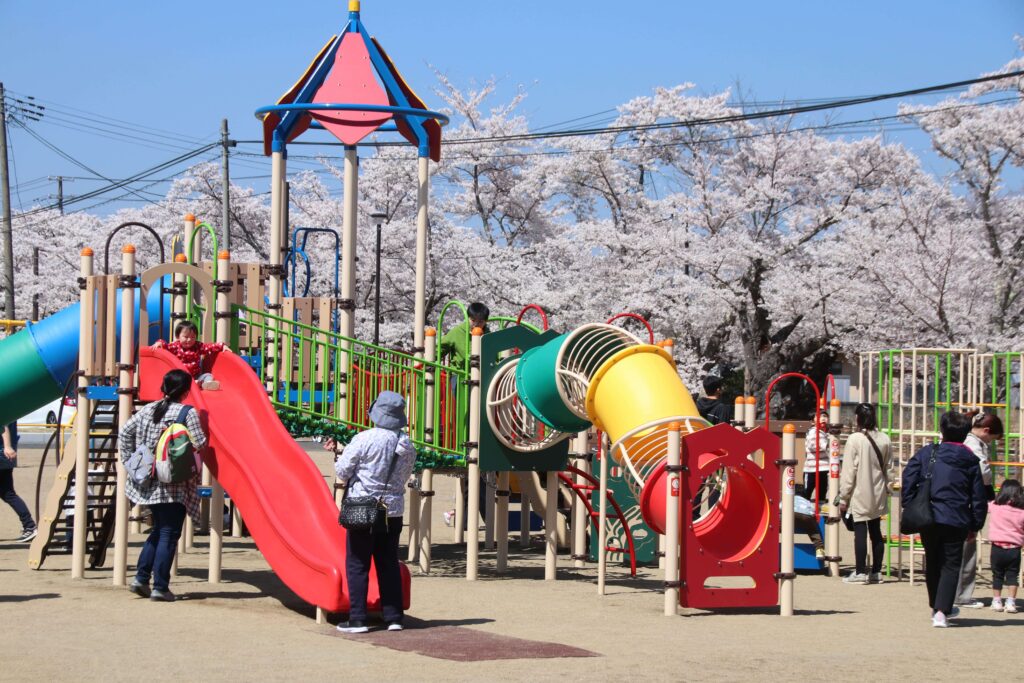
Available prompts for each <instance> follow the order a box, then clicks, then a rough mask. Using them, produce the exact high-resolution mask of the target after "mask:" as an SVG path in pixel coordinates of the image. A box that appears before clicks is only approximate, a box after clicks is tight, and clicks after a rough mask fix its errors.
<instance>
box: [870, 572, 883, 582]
mask: <svg viewBox="0 0 1024 683" xmlns="http://www.w3.org/2000/svg"><path fill="white" fill-rule="evenodd" d="M868 583H882V572H871V573H870V574H868Z"/></svg>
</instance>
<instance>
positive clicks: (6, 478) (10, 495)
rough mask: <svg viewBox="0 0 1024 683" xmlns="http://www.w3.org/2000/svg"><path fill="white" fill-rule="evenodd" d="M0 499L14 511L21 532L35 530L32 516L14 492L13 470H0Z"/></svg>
mask: <svg viewBox="0 0 1024 683" xmlns="http://www.w3.org/2000/svg"><path fill="white" fill-rule="evenodd" d="M0 498H3V500H4V502H5V503H7V504H8V505H10V506H11V507H12V508H13V509H14V512H15V514H17V515H18V519H20V520H21V530H22V531H31V530H32V529H35V528H36V523H35V522H33V521H32V515H31V514H30V513H29V511H28V506H27V505H25V501H23V500H22V499H21V497H20V496H19V495H18V494H17V493H15V492H14V470H0Z"/></svg>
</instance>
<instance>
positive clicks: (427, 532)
mask: <svg viewBox="0 0 1024 683" xmlns="http://www.w3.org/2000/svg"><path fill="white" fill-rule="evenodd" d="M424 333H425V334H424V340H423V341H424V354H425V360H426V361H427V363H426V364H425V365H424V366H423V368H424V381H423V383H424V385H425V387H426V400H425V404H424V406H423V407H424V416H425V418H426V425H425V429H424V435H425V437H426V441H427V442H428V443H433V442H434V428H435V426H434V371H433V368H434V366H433V365H432V364H433V363H434V362H435V360H436V359H437V332H436V331H435V330H434V329H433V328H431V327H428V328H427V329H426V330H424ZM420 489H421V490H420V495H421V496H422V498H423V502H422V503H421V504H420V523H419V536H420V571H422V572H423V573H424V574H429V573H430V554H431V553H430V544H431V537H432V536H433V533H432V532H433V513H434V509H433V501H434V470H433V469H430V468H427V469H425V470H423V476H422V478H421V484H420Z"/></svg>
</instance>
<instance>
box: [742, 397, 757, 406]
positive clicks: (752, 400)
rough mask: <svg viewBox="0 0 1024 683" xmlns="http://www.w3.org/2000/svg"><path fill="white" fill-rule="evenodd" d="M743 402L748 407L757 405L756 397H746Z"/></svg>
mask: <svg viewBox="0 0 1024 683" xmlns="http://www.w3.org/2000/svg"><path fill="white" fill-rule="evenodd" d="M744 402H745V403H746V404H747V405H748V406H756V405H757V397H756V396H747V398H746V399H744Z"/></svg>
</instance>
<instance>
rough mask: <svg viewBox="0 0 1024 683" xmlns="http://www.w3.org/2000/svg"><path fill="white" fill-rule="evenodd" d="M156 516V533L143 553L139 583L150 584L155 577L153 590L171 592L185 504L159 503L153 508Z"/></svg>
mask: <svg viewBox="0 0 1024 683" xmlns="http://www.w3.org/2000/svg"><path fill="white" fill-rule="evenodd" d="M149 509H150V511H152V513H153V530H152V531H151V532H149V538H147V539H146V543H145V545H143V546H142V552H141V553H139V563H138V565H137V567H136V571H135V580H136V581H138V582H139V583H142V584H147V585H148V584H149V577H150V574H152V575H153V588H155V589H156V590H159V591H165V590H167V588H168V586H169V585H170V583H171V563H172V562H174V553H175V552H177V550H178V539H179V538H180V537H181V527H182V526H183V525H184V524H185V506H184V505H183V504H182V503H157V504H156V505H150V506H149Z"/></svg>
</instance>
